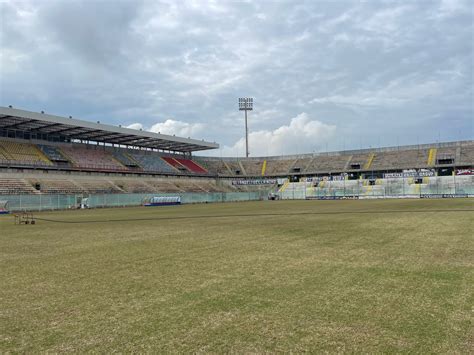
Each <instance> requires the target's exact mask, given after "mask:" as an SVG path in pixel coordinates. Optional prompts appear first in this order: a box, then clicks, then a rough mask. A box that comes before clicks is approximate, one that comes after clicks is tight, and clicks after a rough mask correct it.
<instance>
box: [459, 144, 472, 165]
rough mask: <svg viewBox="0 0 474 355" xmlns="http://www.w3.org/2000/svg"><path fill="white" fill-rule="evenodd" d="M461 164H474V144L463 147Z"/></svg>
mask: <svg viewBox="0 0 474 355" xmlns="http://www.w3.org/2000/svg"><path fill="white" fill-rule="evenodd" d="M459 165H467V166H469V165H471V166H472V165H474V144H473V145H471V146H463V147H461V152H460V156H459Z"/></svg>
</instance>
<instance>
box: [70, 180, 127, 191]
mask: <svg viewBox="0 0 474 355" xmlns="http://www.w3.org/2000/svg"><path fill="white" fill-rule="evenodd" d="M75 182H76V184H77V185H79V187H80V188H81V190H82V191H86V192H89V193H96V194H109V193H120V192H123V190H121V189H120V188H119V187H118V186H116V185H114V184H113V183H112V182H110V181H108V180H99V179H97V180H85V179H84V180H82V179H81V180H79V179H77V180H75Z"/></svg>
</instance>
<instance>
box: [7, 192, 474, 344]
mask: <svg viewBox="0 0 474 355" xmlns="http://www.w3.org/2000/svg"><path fill="white" fill-rule="evenodd" d="M35 217H37V223H36V224H35V225H14V219H13V216H8V215H5V216H0V255H1V256H0V263H1V273H0V285H1V287H0V301H1V307H0V317H1V320H0V322H1V327H0V329H1V330H0V353H8V352H72V351H74V352H86V351H93V352H112V351H116V352H131V351H134V352H187V353H189V352H218V353H221V352H239V353H241V352H259V353H260V352H303V351H310V352H371V353H373V352H417V353H433V352H435V353H469V352H472V349H473V346H474V337H473V334H474V328H473V316H474V311H473V309H474V308H473V307H474V297H473V295H474V268H473V266H474V265H473V261H474V257H473V255H474V237H473V227H474V204H473V200H472V199H442V200H441V199H440V200H359V201H350V200H344V201H259V202H240V203H216V204H202V205H182V206H172V207H149V208H145V207H136V208H123V209H122V208H116V209H95V210H78V211H54V212H42V213H35Z"/></svg>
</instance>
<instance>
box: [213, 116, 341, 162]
mask: <svg viewBox="0 0 474 355" xmlns="http://www.w3.org/2000/svg"><path fill="white" fill-rule="evenodd" d="M335 132H336V126H334V125H328V124H326V123H323V122H321V121H318V120H312V119H310V117H309V116H308V115H307V114H306V113H305V112H303V113H300V114H299V115H298V116H296V117H293V118H292V119H291V121H290V124H289V125H283V126H281V127H278V128H277V129H275V130H261V131H256V132H251V133H250V134H249V152H250V156H253V157H256V156H269V155H282V154H289V153H308V152H311V151H314V150H315V149H319V148H322V147H323V146H324V144H325V143H327V141H328V140H330V139H331V138H332V137H333V136H334V134H335ZM214 153H215V154H217V152H214ZM219 153H221V155H222V156H243V155H244V154H245V138H244V137H243V138H240V139H239V140H238V141H237V142H236V143H235V144H234V145H233V146H231V147H229V146H224V147H223V148H222V150H221V152H219Z"/></svg>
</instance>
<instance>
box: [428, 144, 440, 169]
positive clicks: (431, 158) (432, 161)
mask: <svg viewBox="0 0 474 355" xmlns="http://www.w3.org/2000/svg"><path fill="white" fill-rule="evenodd" d="M437 151H438V149H436V148H431V149H430V153H429V154H428V161H427V162H426V165H428V166H434V165H435V164H436V153H437Z"/></svg>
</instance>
